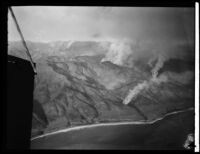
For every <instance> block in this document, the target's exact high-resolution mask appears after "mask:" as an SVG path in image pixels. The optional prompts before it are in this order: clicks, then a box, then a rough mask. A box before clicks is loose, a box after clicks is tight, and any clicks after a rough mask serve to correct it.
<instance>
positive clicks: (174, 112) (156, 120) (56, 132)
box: [31, 107, 194, 141]
mask: <svg viewBox="0 0 200 154" xmlns="http://www.w3.org/2000/svg"><path fill="white" fill-rule="evenodd" d="M192 110H194V107H190V108H188V109H184V110H179V111H173V112H170V113H167V114H165V115H164V116H163V117H160V118H157V119H154V120H151V121H144V120H142V121H130V122H112V123H97V124H88V125H84V126H74V127H69V128H65V129H61V130H58V131H54V132H50V133H46V134H43V135H39V136H36V137H33V138H31V141H33V140H35V139H38V138H42V137H46V136H50V135H54V134H58V133H64V132H65V133H66V132H69V131H75V130H80V129H85V128H93V127H100V126H114V125H132V124H134V125H145V124H149V125H150V124H153V123H156V122H158V121H160V120H162V119H164V118H166V117H168V116H170V115H174V114H178V113H182V112H187V111H192Z"/></svg>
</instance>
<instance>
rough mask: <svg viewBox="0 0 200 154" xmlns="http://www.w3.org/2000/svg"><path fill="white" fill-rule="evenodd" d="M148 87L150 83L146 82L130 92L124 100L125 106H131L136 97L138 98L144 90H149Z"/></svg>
mask: <svg viewBox="0 0 200 154" xmlns="http://www.w3.org/2000/svg"><path fill="white" fill-rule="evenodd" d="M148 86H149V83H148V82H147V81H144V82H142V83H139V84H138V85H137V86H136V87H135V88H134V89H132V90H129V93H128V95H127V96H126V98H125V99H124V101H123V104H125V105H127V104H129V103H130V101H131V100H132V99H133V98H134V97H136V96H137V95H138V94H139V93H140V92H141V91H142V90H143V89H146V88H148Z"/></svg>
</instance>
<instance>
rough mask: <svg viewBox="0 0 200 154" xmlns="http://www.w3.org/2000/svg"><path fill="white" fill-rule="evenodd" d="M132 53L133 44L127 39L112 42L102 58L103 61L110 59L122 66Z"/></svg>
mask: <svg viewBox="0 0 200 154" xmlns="http://www.w3.org/2000/svg"><path fill="white" fill-rule="evenodd" d="M131 54H132V50H131V46H130V44H129V42H127V41H126V40H122V41H116V42H112V43H111V44H110V47H109V49H108V52H107V54H106V56H105V57H104V58H103V59H102V60H101V62H104V61H110V62H112V63H113V64H116V65H120V66H122V65H124V62H125V61H126V59H127V58H128V56H129V55H131Z"/></svg>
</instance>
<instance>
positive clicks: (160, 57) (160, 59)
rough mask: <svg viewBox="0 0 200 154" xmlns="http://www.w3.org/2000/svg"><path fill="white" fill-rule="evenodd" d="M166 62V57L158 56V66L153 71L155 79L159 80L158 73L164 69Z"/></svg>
mask: <svg viewBox="0 0 200 154" xmlns="http://www.w3.org/2000/svg"><path fill="white" fill-rule="evenodd" d="M164 61H165V58H164V56H163V55H159V56H158V61H157V63H156V65H155V67H154V68H153V69H152V71H151V73H152V77H153V79H156V78H157V76H158V71H159V70H160V69H161V68H162V67H163V65H164Z"/></svg>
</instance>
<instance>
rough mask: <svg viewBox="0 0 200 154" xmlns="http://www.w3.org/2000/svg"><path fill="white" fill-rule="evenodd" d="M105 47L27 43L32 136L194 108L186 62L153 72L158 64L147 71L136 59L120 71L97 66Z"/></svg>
mask: <svg viewBox="0 0 200 154" xmlns="http://www.w3.org/2000/svg"><path fill="white" fill-rule="evenodd" d="M108 44H109V43H105V42H104V43H102V42H100V43H98V42H70V41H69V42H54V43H45V44H42V43H39V44H35V43H31V42H29V44H28V45H29V48H30V51H31V53H32V55H33V59H34V61H35V62H36V63H37V73H38V74H37V76H36V77H35V89H34V110H33V122H32V135H33V136H36V135H39V134H42V133H46V132H50V131H55V130H57V129H61V128H66V127H70V126H75V125H85V124H90V123H100V122H112V121H138V120H152V119H155V118H158V117H160V116H163V115H164V114H166V113H168V112H172V111H175V110H181V109H185V108H188V107H193V106H194V89H193V84H194V71H193V67H192V64H190V61H189V62H188V63H189V64H188V63H187V61H184V62H183V61H181V60H176V59H170V60H166V61H164V62H162V63H161V65H160V66H159V65H158V64H159V59H158V60H155V61H154V62H152V63H151V65H149V64H148V59H138V60H137V61H136V60H135V61H134V62H133V64H134V65H133V67H126V66H123V65H117V64H114V63H112V61H105V60H103V61H102V59H103V58H104V57H105V53H106V52H107V51H106V50H108V49H109V48H107V47H108ZM23 51H24V49H23V48H22V46H21V45H19V42H12V43H10V45H9V48H8V54H14V55H15V56H18V57H22V58H23V56H24V55H23ZM183 64H184V68H185V69H182V67H181V66H183ZM187 64H188V65H187ZM158 66H159V67H158ZM157 67H158V69H157Z"/></svg>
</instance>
